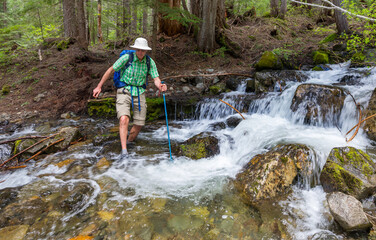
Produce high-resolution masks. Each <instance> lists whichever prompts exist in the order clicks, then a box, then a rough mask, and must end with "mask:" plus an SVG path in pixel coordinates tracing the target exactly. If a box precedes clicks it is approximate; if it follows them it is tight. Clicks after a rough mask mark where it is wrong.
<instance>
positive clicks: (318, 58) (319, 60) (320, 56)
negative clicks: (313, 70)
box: [313, 51, 329, 64]
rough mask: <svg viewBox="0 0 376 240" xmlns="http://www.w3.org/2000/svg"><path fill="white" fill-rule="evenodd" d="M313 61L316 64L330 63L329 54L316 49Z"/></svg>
mask: <svg viewBox="0 0 376 240" xmlns="http://www.w3.org/2000/svg"><path fill="white" fill-rule="evenodd" d="M313 62H314V63H315V64H328V63H329V55H328V54H327V53H326V52H323V51H315V52H314V53H313Z"/></svg>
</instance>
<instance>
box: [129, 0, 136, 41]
mask: <svg viewBox="0 0 376 240" xmlns="http://www.w3.org/2000/svg"><path fill="white" fill-rule="evenodd" d="M130 32H131V34H132V35H136V34H137V5H136V2H133V11H132V22H131V31H130Z"/></svg>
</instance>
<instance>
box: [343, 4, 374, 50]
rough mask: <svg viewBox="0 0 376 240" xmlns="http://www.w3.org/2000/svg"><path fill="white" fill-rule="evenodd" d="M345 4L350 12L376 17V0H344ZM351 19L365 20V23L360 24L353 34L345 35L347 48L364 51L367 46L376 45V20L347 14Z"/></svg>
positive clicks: (372, 46)
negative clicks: (366, 19)
mask: <svg viewBox="0 0 376 240" xmlns="http://www.w3.org/2000/svg"><path fill="white" fill-rule="evenodd" d="M343 6H344V7H345V8H346V9H347V10H349V11H350V12H352V13H354V14H357V15H362V16H365V17H369V18H373V19H376V11H374V9H376V1H371V0H367V1H362V2H360V1H358V0H355V1H354V0H343ZM347 17H348V19H349V20H354V21H358V22H359V21H363V22H364V24H358V27H357V28H356V29H354V31H353V33H352V34H348V35H346V34H345V35H344V37H345V39H346V41H347V50H348V51H353V52H355V53H357V52H363V51H364V49H365V48H368V47H371V48H375V47H376V22H375V21H365V20H361V19H359V18H356V17H354V16H351V15H347Z"/></svg>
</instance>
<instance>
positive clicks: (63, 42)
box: [56, 39, 69, 51]
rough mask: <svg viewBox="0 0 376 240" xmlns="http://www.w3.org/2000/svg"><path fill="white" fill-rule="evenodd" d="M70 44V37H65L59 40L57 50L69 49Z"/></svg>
mask: <svg viewBox="0 0 376 240" xmlns="http://www.w3.org/2000/svg"><path fill="white" fill-rule="evenodd" d="M68 45H69V39H64V40H61V41H60V42H58V43H57V44H56V47H57V50H59V51H61V50H64V49H67V48H68Z"/></svg>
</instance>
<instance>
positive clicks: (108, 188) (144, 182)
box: [0, 65, 376, 239]
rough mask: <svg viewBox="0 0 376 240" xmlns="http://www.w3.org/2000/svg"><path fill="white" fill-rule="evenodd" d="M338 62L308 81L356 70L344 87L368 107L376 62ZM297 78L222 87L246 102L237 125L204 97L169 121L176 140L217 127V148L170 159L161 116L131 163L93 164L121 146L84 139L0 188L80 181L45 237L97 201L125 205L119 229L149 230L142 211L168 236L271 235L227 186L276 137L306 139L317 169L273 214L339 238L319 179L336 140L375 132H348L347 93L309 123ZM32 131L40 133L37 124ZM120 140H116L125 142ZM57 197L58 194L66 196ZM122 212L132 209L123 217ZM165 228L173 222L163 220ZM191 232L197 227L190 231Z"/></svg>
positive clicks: (296, 227) (232, 98)
mask: <svg viewBox="0 0 376 240" xmlns="http://www.w3.org/2000/svg"><path fill="white" fill-rule="evenodd" d="M331 67H332V70H330V71H325V72H306V73H305V74H307V75H308V80H307V81H305V82H304V83H314V84H324V85H336V84H338V83H339V82H340V80H341V79H342V78H343V77H344V76H349V75H351V76H359V78H358V81H359V82H358V84H357V85H354V86H352V85H344V86H342V87H344V88H345V89H346V90H348V91H349V92H350V93H351V94H352V95H353V96H354V98H355V99H356V101H357V102H358V103H359V104H362V105H363V106H364V107H366V105H367V102H368V100H369V98H370V96H371V93H372V91H373V89H374V88H375V86H376V82H375V76H376V70H371V71H370V72H369V74H368V76H364V74H362V73H363V72H365V71H367V70H366V69H361V70H359V69H347V68H343V67H341V66H340V65H334V66H331ZM300 84H303V83H301V82H295V81H287V82H286V85H285V86H284V87H283V91H282V92H281V91H280V88H279V87H275V91H274V92H270V93H267V94H264V95H263V96H262V98H260V99H256V97H258V96H256V95H255V94H253V93H246V92H245V85H246V82H244V83H243V84H242V85H241V86H240V87H239V88H238V90H237V91H235V92H231V93H226V94H224V95H223V96H221V99H223V100H224V101H226V102H228V103H229V104H231V105H232V106H234V107H235V108H236V109H239V110H240V111H241V112H242V114H243V116H244V117H245V120H243V121H241V122H240V124H239V125H238V126H236V127H235V128H230V127H227V128H223V129H221V128H219V129H218V128H215V127H213V126H215V124H217V123H219V122H226V120H227V119H228V118H230V117H239V118H240V116H239V115H238V113H236V112H235V111H234V110H233V109H232V108H230V107H229V106H227V105H226V104H224V103H222V102H220V101H219V99H214V98H211V99H206V100H204V101H203V102H201V103H200V104H199V105H198V106H197V111H196V119H195V120H191V121H175V122H172V123H171V126H170V137H171V140H172V143H179V142H182V141H185V140H187V139H189V138H190V137H192V136H194V135H197V134H199V133H202V132H211V133H212V134H214V135H215V136H216V137H217V138H218V139H219V140H220V141H219V144H220V153H219V154H218V155H216V156H214V157H211V158H207V159H200V160H195V161H193V160H191V159H188V158H186V157H173V158H174V161H173V162H172V163H171V162H170V161H169V151H168V142H167V132H166V127H165V126H164V127H160V128H158V129H157V130H152V131H143V132H142V133H141V134H140V136H139V139H138V142H137V144H136V146H135V147H134V148H133V149H131V150H130V152H131V154H130V156H131V161H132V165H131V166H130V167H129V168H127V169H124V168H123V167H121V166H120V165H119V164H117V163H116V161H114V163H113V164H112V165H111V166H110V167H109V168H107V169H106V170H105V171H103V170H102V171H100V170H98V169H96V168H95V164H96V163H97V162H98V161H99V160H100V159H101V158H102V157H103V156H106V157H107V158H108V159H110V160H116V158H117V151H115V150H113V149H110V150H109V151H108V152H107V153H104V149H106V146H95V145H93V144H87V145H85V146H84V147H82V148H78V149H70V150H68V151H65V152H63V153H57V154H54V155H52V156H49V157H47V159H44V160H43V161H40V162H35V163H34V166H33V167H31V168H27V169H22V170H19V171H15V172H13V173H5V174H3V175H1V179H0V180H2V179H6V181H4V182H1V183H0V189H4V188H12V187H19V186H27V185H28V184H31V185H32V184H37V183H38V182H40V183H39V185H41V184H43V185H44V186H45V188H46V189H45V191H47V190H48V191H49V192H51V195H54V194H55V193H56V194H57V192H58V189H59V188H62V187H64V186H66V187H67V188H69V189H70V188H71V189H72V190H74V187H73V186H76V185H79V186H80V185H82V186H81V187H82V188H83V189H84V190H85V192H86V193H85V194H87V195H85V197H83V198H82V199H80V203H79V204H77V206H78V208H77V209H75V208H73V209H70V210H69V211H68V212H67V213H66V214H65V216H62V217H61V219H59V220H58V221H56V222H53V223H52V225H51V226H50V228H49V229H44V230H43V231H46V233H43V234H44V235H43V236H44V237H40V239H51V238H54V236H55V237H56V234H63V232H64V231H62V230H61V229H62V228H63V227H66V226H71V225H73V226H74V227H72V226H71V228H72V229H78V230H71V231H72V232H73V233H74V234H76V235H78V233H80V231H81V230H82V229H80V225H79V224H80V221H82V220H81V219H80V217H82V216H85V214H90V211H92V210H91V209H92V208H94V209H95V210H96V211H99V212H101V211H109V212H111V211H112V212H116V213H119V214H120V216H117V219H118V221H119V222H116V224H113V225H111V224H110V226H111V227H112V232H119V233H124V234H126V233H132V234H135V236H138V235H142V234H143V235H142V236H146V235H145V234H149V233H148V232H146V233H145V232H144V230H143V229H145V228H146V227H145V226H144V225H142V226H141V225H140V226H139V225H137V224H138V223H137V222H138V221H140V222H142V224H145V222H147V224H149V225H152V228H151V229H152V230H150V227H148V228H147V229H149V230H148V231H154V232H155V233H154V234H157V235H158V234H159V235H166V236H167V237H171V236H175V234H183V233H184V234H186V235H182V236H186V238H187V239H188V238H190V237H192V236H196V237H197V238H204V237H207V236H208V234H209V233H211V234H212V233H216V232H218V234H217V235H216V236H217V237H219V238H221V237H223V238H229V237H239V236H243V237H244V238H245V239H247V237H248V238H249V239H272V237H271V235H268V234H266V233H264V232H263V230H262V227H257V225H258V224H256V223H255V224H250V223H249V222H250V221H251V222H252V221H255V222H257V221H260V220H259V218H260V217H259V216H258V215H257V213H255V212H253V211H252V210H251V208H249V206H246V205H244V204H242V203H241V202H239V201H238V200H237V197H234V196H233V195H231V194H233V191H232V190H231V189H230V190H229V189H226V186H228V185H229V181H230V180H231V179H233V178H235V176H236V174H237V173H239V172H240V171H241V169H242V167H243V166H244V165H245V164H246V163H247V162H249V161H250V160H251V159H252V157H254V156H255V155H257V154H260V153H265V152H267V151H268V150H270V149H271V148H272V147H274V146H276V145H277V144H289V143H294V144H295V143H300V144H304V145H307V146H308V147H309V148H310V149H311V151H312V153H313V154H312V156H313V157H312V161H313V173H312V176H306V178H305V179H302V180H301V182H300V184H297V185H296V186H294V187H293V193H292V194H291V195H290V196H289V197H288V199H286V200H284V201H281V202H280V203H279V205H280V206H279V207H280V208H281V213H280V214H281V215H280V216H273V218H278V217H281V221H282V222H283V224H284V225H285V226H286V228H287V229H288V232H289V233H290V234H291V237H292V238H293V239H307V238H308V237H312V236H313V235H315V234H317V233H320V234H326V235H327V236H331V235H333V236H336V237H337V238H341V236H340V235H338V233H336V234H337V235H336V234H335V233H334V232H332V231H331V222H330V220H328V218H327V217H326V216H327V215H328V208H327V206H326V204H325V202H326V201H325V196H326V194H325V193H324V191H323V190H322V188H321V187H320V185H317V184H318V176H319V173H320V171H321V169H322V168H323V166H324V164H325V161H326V158H327V156H328V154H329V152H330V151H331V149H332V148H334V147H344V146H353V147H356V148H359V149H367V147H369V146H370V142H369V140H368V139H367V137H366V136H365V134H364V133H363V131H359V133H358V135H357V136H356V138H355V139H354V140H352V141H351V142H350V143H347V142H346V139H345V133H346V132H347V131H348V130H349V129H350V128H351V127H352V126H354V125H355V124H356V123H357V112H356V107H355V104H354V102H353V100H352V98H351V97H350V96H347V98H346V100H345V104H344V107H343V109H342V111H341V114H340V116H339V118H338V121H337V122H329V123H325V124H323V123H322V122H320V121H318V124H314V125H306V124H304V123H303V121H302V116H301V115H300V114H299V112H300V111H299V110H298V111H296V112H293V111H292V110H291V107H290V106H291V102H292V99H293V96H294V92H295V90H296V89H297V87H298V86H299V85H300ZM73 122H74V121H73ZM74 124H76V125H80V124H87V126H91V125H95V126H94V127H93V128H95V129H97V130H96V131H99V132H105V131H106V128H105V127H104V126H106V125H107V124H113V123H108V122H104V123H103V124H102V125H99V126H98V125H96V124H99V123H98V122H97V123H95V122H94V121H92V120H90V121H88V123H80V122H74ZM98 129H99V130H98ZM27 131H28V132H29V133H33V130H32V129H27ZM21 135H22V134H20V133H17V132H16V133H15V134H13V135H11V136H9V135H2V136H1V139H8V138H15V137H16V136H21ZM116 144H117V145H119V142H116ZM0 154H1V156H2V158H3V157H4V156H8V155H9V154H10V149H9V148H3V147H2V148H0ZM48 158H51V159H52V160H51V159H48ZM70 159H74V163H73V164H72V165H73V166H70V167H62V168H58V167H56V165H51V164H50V165H47V164H46V162H48V161H49V160H51V161H56V162H60V161H68V160H70ZM82 166H84V167H82ZM51 175H52V176H51ZM39 185H36V186H39ZM34 188H38V187H35V186H34ZM25 191H26V190H25ZM35 191H37V190H33V191H31V193H28V194H29V195H30V196H29V197H32V196H33V195H32V194H34V192H35ZM21 192H22V191H21ZM105 196H107V198H105ZM43 199H44V198H43ZM103 199H106V200H103ZM158 199H168V203H167V204H166V206H165V205H163V204H162V206H165V207H164V209H163V210H161V209H160V208H159V207H158V206H159V202H158V201H161V200H158ZM157 200H158V201H157ZM45 201H48V198H47V200H45ZM55 201H59V198H57V200H55ZM163 201H166V200H163ZM163 201H162V202H163ZM66 202H69V201H67V200H64V201H62V202H60V203H59V204H60V206H66ZM118 203H120V205H121V206H119V205H118ZM156 206H157V207H156ZM134 209H135V210H134ZM136 213H137V214H138V215H136ZM123 215H124V216H126V217H122V216H123ZM128 216H130V217H128ZM203 216H204V217H203ZM200 217H201V218H200ZM123 218H126V219H123ZM129 218H131V219H129ZM132 218H134V220H133V221H132ZM135 219H138V220H137V221H136V220H135ZM187 219H188V220H187ZM202 219H205V222H206V223H205V224H203V223H201V222H200V221H202ZM250 219H254V220H250ZM86 221H88V220H86ZM122 221H123V222H122ZM89 223H91V222H90V221H89ZM89 223H88V224H89ZM70 224H71V225H70ZM147 224H146V225H147ZM200 224H201V225H200ZM196 225H197V226H196ZM259 225H261V224H259ZM116 227H118V228H116ZM82 228H83V227H82ZM167 228H168V229H169V230H168V231H167V230H165V229H167ZM55 229H60V230H55ZM79 230H80V231H79ZM214 230H215V231H214ZM38 231H39V230H33V232H32V233H30V234H29V235H28V236H29V238H27V239H33V238H32V237H33V236H35V235H38V234H39V236H41V234H42V233H41V232H38ZM55 231H56V232H55ZM66 232H67V235H58V236H64V237H66V236H72V234H73V233H70V232H69V231H68V230H66ZM190 232H194V234H196V235H194V234H193V233H192V234H193V235H189V233H190ZM33 234H34V235H33ZM112 236H113V237H112V238H111V237H110V238H109V239H117V238H116V236H117V235H112ZM147 236H149V235H147ZM122 237H123V236H122ZM150 238H151V237H150ZM240 238H241V237H240ZM34 239H35V238H34ZM145 239H148V237H145Z"/></svg>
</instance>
